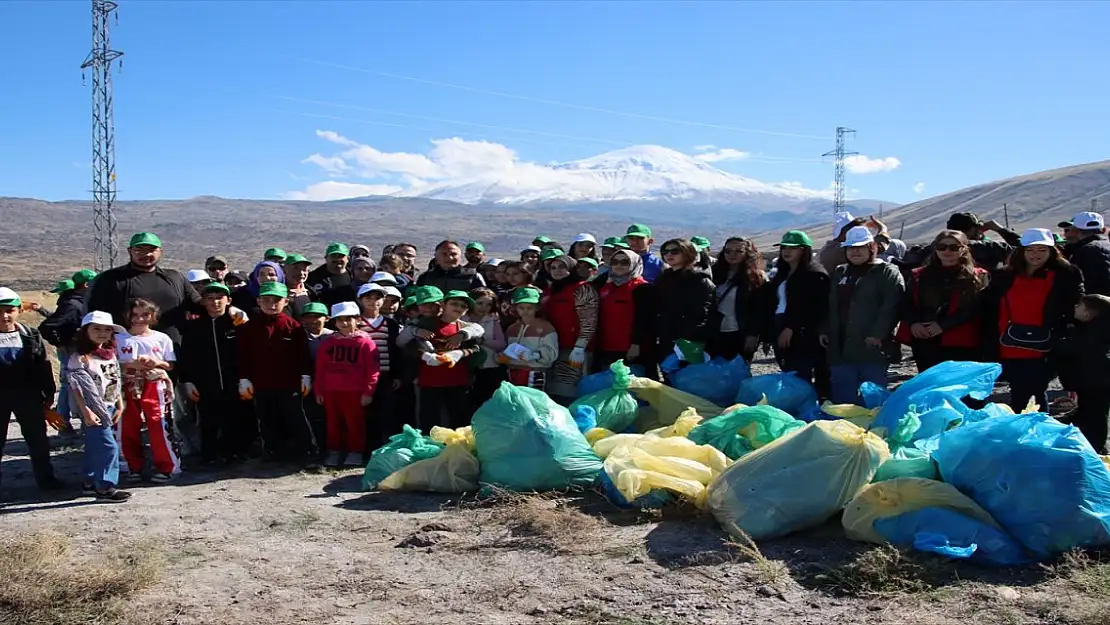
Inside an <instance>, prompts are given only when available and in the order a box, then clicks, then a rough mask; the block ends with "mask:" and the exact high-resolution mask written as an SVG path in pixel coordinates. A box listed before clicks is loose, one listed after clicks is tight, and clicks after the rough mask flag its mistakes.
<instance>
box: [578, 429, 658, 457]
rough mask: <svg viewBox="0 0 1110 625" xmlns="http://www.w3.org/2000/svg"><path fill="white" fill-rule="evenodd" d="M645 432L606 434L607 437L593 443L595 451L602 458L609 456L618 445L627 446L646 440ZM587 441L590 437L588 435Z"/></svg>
mask: <svg viewBox="0 0 1110 625" xmlns="http://www.w3.org/2000/svg"><path fill="white" fill-rule="evenodd" d="M644 438H645V437H644V435H643V434H614V435H612V436H606V437H605V438H603V439H601V440H599V441H597V442H596V443H594V444H593V448H594V453H595V454H597V455H599V456H601V457H602V458H608V457H609V454H611V453H613V450H614V449H616V448H618V447H626V446H628V445H638V444H640V442H641V441H643V440H644ZM586 440H587V441H589V440H590V439H589V438H588V437H587V438H586Z"/></svg>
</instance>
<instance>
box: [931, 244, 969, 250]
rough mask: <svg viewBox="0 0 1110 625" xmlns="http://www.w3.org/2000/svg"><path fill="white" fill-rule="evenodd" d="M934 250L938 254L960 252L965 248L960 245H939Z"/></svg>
mask: <svg viewBox="0 0 1110 625" xmlns="http://www.w3.org/2000/svg"><path fill="white" fill-rule="evenodd" d="M933 249H935V250H936V251H938V252H958V251H960V250H962V249H964V246H963V245H960V244H959V243H937V244H936V245H934V246H933Z"/></svg>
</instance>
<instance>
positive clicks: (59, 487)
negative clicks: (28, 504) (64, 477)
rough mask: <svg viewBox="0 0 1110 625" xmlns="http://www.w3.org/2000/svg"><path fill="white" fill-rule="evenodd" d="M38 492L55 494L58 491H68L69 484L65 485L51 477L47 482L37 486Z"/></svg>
mask: <svg viewBox="0 0 1110 625" xmlns="http://www.w3.org/2000/svg"><path fill="white" fill-rule="evenodd" d="M39 490H41V491H42V492H44V493H57V492H59V491H63V490H69V484H66V483H65V482H63V481H61V480H59V479H58V478H56V477H52V478H50V479H49V480H46V481H45V482H43V483H41V484H39Z"/></svg>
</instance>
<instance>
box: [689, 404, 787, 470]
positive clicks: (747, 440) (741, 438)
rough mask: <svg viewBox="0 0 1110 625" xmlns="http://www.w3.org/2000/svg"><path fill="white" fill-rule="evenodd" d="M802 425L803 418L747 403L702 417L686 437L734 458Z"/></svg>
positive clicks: (770, 407)
mask: <svg viewBox="0 0 1110 625" xmlns="http://www.w3.org/2000/svg"><path fill="white" fill-rule="evenodd" d="M803 427H805V422H804V421H800V420H798V419H795V418H794V417H792V416H790V415H789V414H787V413H786V412H784V411H782V410H779V409H778V408H775V407H774V406H766V405H764V406H748V407H745V408H738V409H736V410H733V411H731V412H726V413H725V414H723V415H721V416H719V417H713V418H712V419H709V420H708V421H702V422H701V425H699V426H698V427H696V428H694V429H693V430H691V431H690V434H688V435H687V438H689V439H690V440H692V441H694V442H695V443H697V444H699V445H711V446H713V447H716V448H717V449H719V450H721V451H722V452H724V454H725V455H726V456H728V457H729V458H730V459H732V460H736V459H738V458H740V457H742V456H744V455H745V454H748V453H750V452H752V451H755V450H756V449H759V448H760V447H763V446H764V445H767V444H768V443H771V442H773V441H775V440H777V439H779V438H782V437H783V436H785V435H787V434H789V433H790V432H793V431H794V430H800V429H802V428H803Z"/></svg>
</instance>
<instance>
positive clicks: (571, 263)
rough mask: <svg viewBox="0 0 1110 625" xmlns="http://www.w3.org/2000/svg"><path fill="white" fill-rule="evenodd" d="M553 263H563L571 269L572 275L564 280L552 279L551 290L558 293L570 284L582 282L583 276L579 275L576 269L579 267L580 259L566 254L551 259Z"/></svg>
mask: <svg viewBox="0 0 1110 625" xmlns="http://www.w3.org/2000/svg"><path fill="white" fill-rule="evenodd" d="M551 262H553V263H562V264H563V265H565V266H566V268H567V269H568V270H569V271H570V275H568V276H567V277H565V278H563V279H562V280H554V279H553V280H551V292H552V293H558V292H559V291H562V290H563V289H565V288H567V287H568V286H573V285H575V284H579V283H581V282H582V278H580V277H578V274H577V273H576V272H575V269H577V267H578V261H577V260H575V259H573V258H571V257H570V256H567V255H566V254H564V255H562V256H560V257H558V258H554V259H552V260H551Z"/></svg>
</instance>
